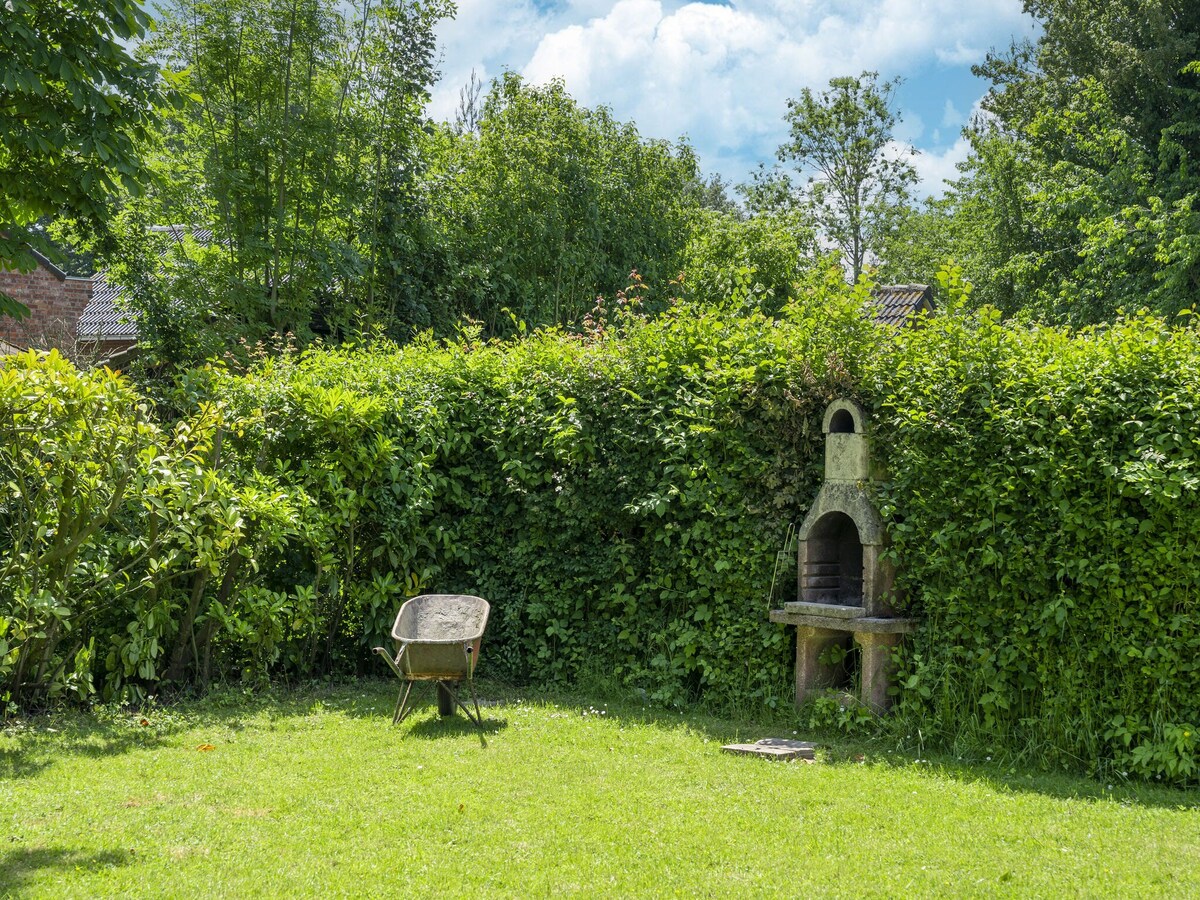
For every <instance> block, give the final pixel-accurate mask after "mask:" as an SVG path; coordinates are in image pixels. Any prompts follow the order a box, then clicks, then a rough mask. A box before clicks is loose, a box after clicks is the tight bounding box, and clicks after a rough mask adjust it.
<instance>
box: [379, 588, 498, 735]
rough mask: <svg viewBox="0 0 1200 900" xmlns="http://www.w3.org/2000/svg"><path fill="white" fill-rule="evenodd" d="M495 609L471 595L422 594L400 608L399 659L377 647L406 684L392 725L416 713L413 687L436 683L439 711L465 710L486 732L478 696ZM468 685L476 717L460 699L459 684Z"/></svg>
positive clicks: (396, 633) (394, 634) (396, 627)
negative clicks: (478, 668)
mask: <svg viewBox="0 0 1200 900" xmlns="http://www.w3.org/2000/svg"><path fill="white" fill-rule="evenodd" d="M490 610H491V607H490V606H489V605H488V602H487V601H486V600H484V599H483V598H482V597H473V596H471V595H469V594H422V595H421V596H419V597H413V598H412V599H411V600H408V601H406V602H405V603H404V605H403V606H401V607H400V612H399V613H397V614H396V622H395V624H394V625H393V626H392V638H393V639H394V640H395V642H396V654H395V656H393V655H392V653H391V652H390V651H388V650H386V649H384V648H383V647H376V648H374V649H375V652H376V653H378V654H379V655H380V656H382V657H383V659H384V661H385V662H386V663H387V664H388V665H389V666H390V667H391V669H392V671H393V672H395V673H396V677H397V678H399V679H400V680H401V681H402V682H404V685H403V687H401V689H400V696H399V698H398V699H397V700H396V710H395V712H394V713H393V714H392V724H394V725H396V724H399V723H400V722H403V721H404V719H405V718H406V717H407V716H408V714H409V713H411V712H412V706H410V705H409V703H408V700H409V694H410V693H411V691H412V686H413V684H414V683H415V682H417V681H425V682H429V681H432V682H436V683H437V694H438V712H440V713H441V714H442V715H443V716H449V715H453V713H454V710H455V709H456V708H457V709H461V710H462V711H463V713H464V714H465V715H466V717H467V718H468V719H470V720H471V721H472V722H474V723H475V724H476V725H477V726H479V727H480V728H482V727H483V719H482V717H481V716H480V714H479V700H478V698H476V696H475V665H476V663H477V662H478V661H479V645H480V643H481V642H482V641H483V631H484V629H485V628H487V620H488V613H489V612H490ZM463 681H465V682H466V683H467V688H468V690H469V691H470V692H471V703H472V705H473V706H474V707H475V710H474V713H472V711H471V709H470V708H469V707H468V706H467V705H466V704H465V703H463V701H462V700H460V699H459V696H458V685H459V684H460V683H461V682H463Z"/></svg>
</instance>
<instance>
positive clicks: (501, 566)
mask: <svg viewBox="0 0 1200 900" xmlns="http://www.w3.org/2000/svg"><path fill="white" fill-rule="evenodd" d="M944 276H945V281H946V289H947V293H948V294H949V295H950V296H961V293H962V290H963V289H962V286H961V284H959V283H957V282H956V280H955V279H956V277H957V273H955V272H954V271H952V270H949V271H947V272H946V273H944ZM839 283H840V275H839V274H838V273H837V272H836V271H834V272H832V273H831V274H830V276H829V278H828V280H827V281H826V282H824V283H822V284H815V283H814V284H812V285H810V286H809V288H808V289H809V290H811V291H812V292H813V293H814V294H816V295H818V296H821V297H823V298H824V305H818V304H815V303H814V304H812V305H805V304H804V303H802V302H793V303H791V304H790V305H789V306H787V307H786V308H785V309H784V310H783V315H782V318H770V317H766V316H763V315H761V314H758V313H749V314H746V313H741V314H736V315H735V314H732V313H723V312H720V311H714V310H711V309H698V308H695V307H692V306H688V305H686V304H680V305H677V306H676V307H674V308H673V309H672V311H670V312H668V313H667V314H665V315H663V316H661V317H658V318H655V319H644V318H642V317H641V316H639V315H638V314H637V313H636V298H637V290H636V289H634V290H631V292H630V293H629V294H627V295H625V297H624V299H625V302H624V304H622V305H619V306H618V307H617V308H616V309H614V310H612V311H611V312H610V311H608V310H603V309H597V310H596V311H595V314H594V315H593V316H592V317H589V319H588V321H587V326H586V328H585V329H584V330H582V331H580V332H578V333H571V332H565V331H560V330H543V331H539V332H536V333H532V334H528V335H526V336H525V337H523V338H520V339H515V340H513V341H509V342H497V341H484V340H482V339H481V337H480V335H479V333H478V332H477V331H473V330H468V331H466V332H464V333H462V334H461V335H460V336H459V337H458V338H457V339H456V340H454V341H451V342H447V343H440V342H435V341H434V340H432V339H431V338H430V339H425V340H422V341H418V342H415V343H412V344H410V345H407V346H405V347H392V346H387V345H376V346H370V347H363V348H353V347H345V348H341V349H337V350H322V351H305V352H301V353H295V352H292V353H284V354H282V355H279V356H272V357H269V358H266V359H264V360H263V361H262V362H261V363H260V364H259V365H257V366H256V367H254V368H252V369H251V370H249V371H247V372H245V373H243V374H238V373H236V372H233V371H230V370H225V369H212V368H210V369H207V370H203V371H199V372H197V373H195V374H194V375H193V376H192V377H191V378H190V379H189V380H187V381H185V382H182V383H181V386H180V388H179V390H178V392H177V394H176V396H175V398H174V402H175V403H176V404H177V408H178V409H180V410H183V411H184V413H185V414H184V415H183V417H182V419H181V421H180V424H179V425H178V426H177V427H176V428H175V429H174V430H173V431H167V430H164V429H163V428H161V427H160V426H156V425H153V424H152V423H150V422H149V421H148V420H147V417H146V414H145V412H144V411H142V412H139V411H138V410H139V409H140V407H139V406H138V400H137V397H136V395H135V394H133V392H132V390H131V388H130V387H129V386H128V384H127V383H126V382H125V381H124V380H122V379H120V378H117V377H114V376H112V375H110V374H108V373H91V374H86V375H83V374H79V373H77V372H75V371H74V370H73V369H71V368H70V367H69V366H68V365H66V364H65V363H63V362H62V361H61V360H59V359H56V358H50V359H48V360H40V359H38V358H36V357H35V356H33V355H25V356H22V357H20V358H18V359H17V360H16V361H15V362H11V363H9V364H8V365H7V366H6V367H5V369H4V370H3V376H4V378H3V386H4V394H3V397H2V402H3V404H4V409H3V419H2V420H0V428H3V435H4V438H5V441H4V444H3V447H2V449H0V463H2V464H3V466H4V472H3V481H4V482H5V483H6V484H7V485H8V488H7V491H8V493H7V495H6V498H7V499H6V502H5V504H4V505H3V507H2V508H0V512H2V513H3V516H4V519H3V527H4V534H5V536H6V544H7V546H8V547H11V549H10V550H9V549H6V555H5V557H4V565H5V572H6V574H5V578H4V581H3V586H2V590H3V601H4V607H3V608H4V610H5V613H4V619H3V621H2V622H0V639H3V640H4V641H5V642H6V647H5V655H4V656H3V657H2V660H3V661H2V663H0V666H2V668H0V677H2V678H3V685H4V687H3V690H4V694H5V697H6V702H7V703H9V704H16V705H20V704H28V703H31V702H32V703H37V702H41V701H42V700H43V699H44V698H45V697H47V696H54V695H57V694H62V693H64V692H74V693H75V694H76V695H78V696H82V697H86V696H89V695H90V693H91V690H92V689H93V687H94V689H95V690H96V691H97V692H98V693H99V694H100V695H101V696H103V697H108V698H119V697H126V698H136V697H139V696H141V695H143V694H144V693H145V692H148V691H155V690H158V689H159V685H161V684H164V683H174V684H182V685H186V684H203V683H206V682H207V681H208V680H209V679H210V678H211V677H223V678H229V677H235V678H236V677H241V678H242V679H245V680H248V681H250V682H251V683H253V682H256V681H261V680H264V679H266V678H268V677H272V676H292V675H309V674H317V673H324V672H355V671H360V670H363V669H364V667H365V666H371V665H372V662H373V661H372V660H371V659H370V657H369V654H368V652H367V651H368V648H369V647H370V646H372V645H373V644H375V643H377V642H378V641H380V640H381V639H382V638H383V636H384V635H385V634H386V631H387V627H388V625H389V623H390V621H391V618H392V617H393V616H394V613H395V609H396V606H397V605H398V604H399V602H400V601H401V600H402V599H403V598H404V597H406V596H409V595H411V594H413V593H416V592H418V591H420V590H425V589H431V590H434V589H435V590H441V591H456V590H458V591H464V592H473V593H479V594H482V595H484V596H486V597H487V598H488V599H489V600H490V601H491V602H492V604H493V616H492V621H491V625H490V628H489V637H488V642H489V654H488V666H489V667H490V668H491V671H492V672H493V673H496V674H499V675H502V676H503V677H505V678H508V679H511V680H513V681H518V682H536V683H541V684H570V683H574V682H576V681H577V680H578V679H580V678H593V677H597V676H602V677H604V678H609V679H613V680H616V681H618V682H620V683H621V684H623V685H624V686H625V687H626V688H634V689H640V690H643V691H645V692H646V694H647V696H648V697H650V698H651V699H652V700H653V701H654V702H656V703H662V704H668V705H671V704H685V703H690V702H697V701H700V702H704V703H707V704H709V705H710V706H731V707H732V706H736V707H747V706H749V707H762V706H766V707H771V706H777V705H786V703H788V702H790V699H791V687H790V678H789V675H790V672H789V669H790V662H791V660H790V656H791V651H790V641H789V639H788V636H787V634H786V632H785V631H783V630H782V629H780V628H778V627H776V626H773V625H770V624H768V622H767V621H766V616H765V610H766V604H767V593H768V592H769V590H770V586H771V580H772V573H773V568H774V564H775V556H776V552H777V551H778V550H780V549H782V547H783V544H784V541H785V537H786V533H787V529H788V526H789V524H790V523H793V522H795V521H797V520H798V519H799V518H801V517H802V516H803V513H804V510H805V509H806V508H807V506H808V504H809V503H810V502H811V498H812V497H813V495H814V494H815V491H816V488H817V486H818V483H819V480H820V477H821V447H822V436H821V435H820V434H819V428H818V424H819V421H820V415H821V412H822V411H823V409H824V406H825V404H826V403H827V402H828V401H829V400H830V399H831V398H832V397H833V396H835V395H838V394H845V393H849V394H850V395H852V396H857V397H859V398H860V399H862V400H863V401H864V402H866V403H867V404H868V405H871V406H873V407H874V408H875V410H876V413H875V416H876V427H877V429H878V435H879V438H878V441H877V444H876V446H877V447H878V448H879V449H880V451H881V452H882V453H883V454H884V456H885V458H886V461H887V463H888V465H889V467H890V470H891V480H890V482H888V483H887V484H886V485H885V489H884V492H883V495H882V497H881V502H882V503H883V504H884V509H885V511H886V512H887V514H888V516H889V517H891V518H892V520H893V522H894V525H893V529H892V530H893V533H894V535H895V538H896V545H895V552H896V556H897V561H898V562H899V564H900V567H901V571H902V573H903V585H904V587H905V588H906V590H907V597H906V600H905V603H906V605H907V608H908V609H910V610H911V611H912V612H914V613H915V614H917V615H918V616H919V617H920V619H921V621H922V625H921V629H920V631H919V632H918V633H917V634H916V635H915V636H914V638H913V639H912V640H911V641H910V642H909V643H908V644H907V649H906V650H905V651H904V652H903V654H902V658H901V678H900V681H899V683H900V687H901V693H900V696H899V698H898V699H899V712H900V721H901V722H902V723H903V727H912V728H916V729H920V730H921V732H922V733H923V734H924V735H926V736H927V739H929V740H935V741H939V742H945V743H948V744H955V743H957V744H959V745H961V746H1001V747H1008V748H1011V749H1014V750H1016V749H1018V748H1024V752H1026V753H1027V754H1028V755H1029V756H1030V757H1031V758H1036V759H1039V760H1043V761H1044V760H1055V761H1056V762H1058V763H1060V764H1066V765H1070V766H1083V767H1087V768H1096V767H1111V768H1113V769H1114V770H1119V771H1126V772H1131V773H1136V774H1139V775H1143V776H1147V777H1163V778H1167V779H1170V780H1174V781H1184V782H1186V781H1193V780H1195V778H1196V772H1197V770H1196V766H1197V760H1198V754H1197V746H1196V739H1195V735H1196V725H1197V723H1200V705H1198V704H1197V701H1196V697H1198V696H1200V691H1198V690H1197V687H1198V685H1200V666H1198V665H1197V664H1196V662H1195V660H1196V659H1197V658H1198V656H1197V653H1196V650H1197V649H1198V648H1200V631H1198V629H1197V626H1196V602H1197V596H1198V587H1200V585H1198V584H1197V578H1198V577H1200V576H1197V574H1196V571H1197V569H1196V566H1195V565H1194V563H1195V547H1196V545H1197V539H1198V538H1200V535H1198V534H1197V533H1196V528H1197V525H1196V523H1197V522H1200V515H1198V512H1200V510H1197V508H1196V507H1197V496H1198V494H1197V491H1198V488H1200V476H1198V475H1197V473H1196V471H1195V466H1196V457H1197V448H1198V446H1200V437H1198V435H1197V432H1196V428H1195V425H1194V422H1193V417H1192V411H1191V406H1190V404H1191V403H1192V402H1193V401H1192V398H1194V397H1195V396H1196V394H1197V381H1198V379H1200V336H1198V335H1197V332H1196V330H1195V329H1194V328H1190V327H1183V328H1180V327H1171V326H1168V325H1167V324H1166V323H1164V322H1162V321H1161V320H1158V319H1155V318H1153V317H1150V316H1140V317H1135V318H1132V319H1129V320H1123V321H1122V322H1120V323H1118V324H1116V325H1114V326H1111V327H1106V328H1103V329H1094V330H1088V331H1083V332H1078V333H1072V332H1068V331H1065V330H1059V329H1052V328H1046V327H1029V328H1025V329H1015V328H1011V327H1007V326H1004V325H1002V324H1001V323H1000V322H999V320H998V317H997V315H996V314H995V313H992V312H986V311H985V312H980V313H968V312H950V313H948V314H946V315H943V316H939V317H936V318H934V319H933V320H932V321H931V322H930V323H929V324H928V325H927V326H926V327H925V328H923V329H914V330H908V331H903V332H900V333H896V332H894V331H891V330H884V329H881V328H880V327H878V326H875V325H874V324H872V323H871V322H870V320H869V319H868V318H867V317H865V316H863V315H862V314H861V311H860V307H861V304H862V302H863V300H864V296H865V295H864V293H863V291H865V287H863V288H861V289H859V290H858V291H850V290H843V291H842V292H841V293H839V291H838V289H837V284H839ZM731 305H732V306H735V307H737V308H738V309H741V308H742V305H741V304H740V302H734V303H733V304H731ZM518 324H519V323H518ZM366 671H370V669H369V668H368V669H366ZM850 716H851V719H852V718H853V711H851V712H850ZM847 722H848V725H850V726H854V727H858V726H859V725H860V724H861V723H857V722H853V721H850V720H849V719H848V720H847Z"/></svg>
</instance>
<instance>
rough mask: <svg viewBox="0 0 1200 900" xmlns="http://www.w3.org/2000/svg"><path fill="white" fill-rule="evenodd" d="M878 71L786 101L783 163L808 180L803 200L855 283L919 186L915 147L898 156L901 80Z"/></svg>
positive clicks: (833, 81) (840, 80)
mask: <svg viewBox="0 0 1200 900" xmlns="http://www.w3.org/2000/svg"><path fill="white" fill-rule="evenodd" d="M878 79H879V75H878V73H876V72H863V73H862V74H861V75H859V76H858V77H857V78H853V77H842V78H833V79H831V80H830V82H829V88H828V90H825V91H822V92H820V93H815V92H813V91H812V90H811V89H809V88H805V89H804V90H803V91H802V92H801V94H800V97H799V99H796V100H789V101H788V113H787V116H786V119H787V121H788V123H789V125H790V126H791V139H790V140H789V141H788V142H787V143H785V144H784V145H783V146H782V147H780V148H779V153H778V155H779V159H780V161H781V162H784V163H787V162H791V163H793V164H794V165H795V166H796V167H797V168H798V169H799V170H800V171H801V173H804V174H807V175H808V183H807V186H806V188H805V190H804V199H805V201H806V204H807V206H808V209H809V210H810V212H811V214H812V217H813V219H814V221H815V222H816V224H817V227H818V229H819V231H820V232H821V234H822V235H823V236H824V237H825V238H826V239H827V240H828V241H830V242H831V243H832V244H833V245H835V246H836V247H838V248H839V249H840V250H841V251H842V254H843V256H844V258H845V262H846V267H847V269H848V270H849V271H850V273H851V274H852V275H853V279H854V280H855V281H857V280H858V277H859V275H861V274H862V271H863V267H864V265H865V264H866V261H867V258H868V254H870V253H872V252H877V251H878V250H879V248H880V246H881V245H882V241H883V239H884V236H885V235H886V234H887V231H888V229H889V228H890V227H891V225H892V224H893V222H894V219H895V215H896V210H897V209H898V208H900V207H902V206H903V205H904V203H906V202H907V200H908V198H909V189H910V187H911V186H912V185H913V184H914V183H915V182H916V180H917V173H916V170H915V169H914V168H913V166H912V164H911V163H910V162H909V157H911V155H912V154H913V152H914V151H913V150H912V149H911V148H899V149H898V150H897V149H896V145H895V142H894V141H893V137H892V131H893V129H894V128H895V126H896V123H897V121H898V118H897V116H896V114H895V113H894V112H892V109H891V105H892V97H893V94H894V93H895V90H896V88H897V87H898V86H899V84H900V81H899V79H894V80H892V81H885V82H883V83H882V84H881V83H880V82H879V80H878Z"/></svg>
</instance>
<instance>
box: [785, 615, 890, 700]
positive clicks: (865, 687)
mask: <svg viewBox="0 0 1200 900" xmlns="http://www.w3.org/2000/svg"><path fill="white" fill-rule="evenodd" d="M900 637H901V636H900V635H899V634H871V633H869V632H861V631H860V632H855V634H854V640H856V641H857V642H858V646H859V647H860V648H861V649H862V652H861V654H860V661H859V672H858V674H859V680H860V681H861V690H860V695H859V699H861V700H862V702H863V703H864V704H865V705H866V706H868V707H869V708H870V709H871V710H873V711H874V712H876V713H880V714H882V713H885V712H887V709H888V707H889V706H891V704H892V698H891V697H889V696H888V688H889V687H891V684H892V671H893V669H894V666H893V663H892V651H893V650H894V649H895V648H896V645H897V644H899V643H900ZM797 652H798V651H797ZM799 658H800V657H799V656H797V657H796V659H797V661H799ZM797 668H799V667H798V666H797ZM797 678H799V676H798V675H797Z"/></svg>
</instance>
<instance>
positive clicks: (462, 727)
mask: <svg viewBox="0 0 1200 900" xmlns="http://www.w3.org/2000/svg"><path fill="white" fill-rule="evenodd" d="M413 716H414V718H415V717H417V716H420V718H419V719H417V720H416V721H415V722H413V724H412V725H411V726H408V730H407V731H406V732H404V735H405V737H407V738H415V739H417V740H427V741H428V740H439V739H441V738H448V737H459V736H462V735H478V736H479V742H480V743H481V744H482V745H483V746H484V747H486V746H487V738H488V736H494V735H497V734H500V732H502V731H503V730H504V729H505V728H507V727H508V720H507V719H496V718H489V717H488V716H486V715H485V716H484V717H483V725H482V727H480V726H478V725H476V724H475V723H474V722H471V721H469V720H468V719H466V718H464V717H463V716H462V715H460V714H455V715H453V716H446V717H444V718H443V717H442V716H440V715H437V716H433V717H432V718H430V717H429V715H428V714H427V713H426V712H425V710H423V709H419V710H417V711H416V712H414V713H413ZM409 721H412V720H411V719H410V720H406V721H405V722H404V723H403V724H401V726H400V728H404V727H405V726H406V725H408V722H409Z"/></svg>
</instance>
